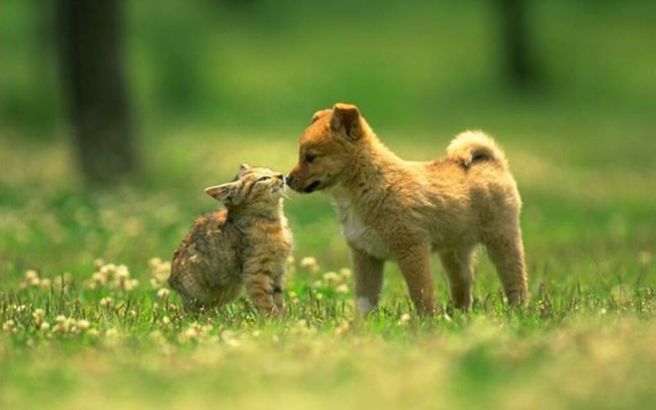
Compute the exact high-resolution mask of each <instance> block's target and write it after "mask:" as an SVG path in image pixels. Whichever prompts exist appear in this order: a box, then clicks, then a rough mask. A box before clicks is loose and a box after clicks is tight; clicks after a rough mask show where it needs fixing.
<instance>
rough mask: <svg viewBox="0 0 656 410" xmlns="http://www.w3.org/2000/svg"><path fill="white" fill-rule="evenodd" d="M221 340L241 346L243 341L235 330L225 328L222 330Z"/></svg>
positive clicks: (229, 344)
mask: <svg viewBox="0 0 656 410" xmlns="http://www.w3.org/2000/svg"><path fill="white" fill-rule="evenodd" d="M221 341H223V343H225V344H226V345H228V346H230V347H239V346H240V345H241V342H240V341H239V339H238V338H237V336H236V335H235V332H233V331H231V330H224V331H223V332H221Z"/></svg>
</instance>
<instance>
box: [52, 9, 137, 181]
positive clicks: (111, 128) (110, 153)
mask: <svg viewBox="0 0 656 410" xmlns="http://www.w3.org/2000/svg"><path fill="white" fill-rule="evenodd" d="M121 23H122V10H121V0H56V27H57V32H58V35H59V57H60V63H61V70H62V74H63V77H64V90H65V93H66V99H67V100H68V106H69V113H70V114H69V115H70V120H71V121H70V122H71V124H72V126H73V129H74V138H75V144H76V148H77V155H78V162H79V164H80V166H81V169H82V172H83V173H84V176H85V178H86V180H87V182H89V183H91V184H95V183H110V182H115V181H117V180H119V179H121V178H122V177H124V176H126V175H127V174H129V173H131V172H132V171H134V170H135V168H136V166H137V155H136V152H135V144H134V135H133V132H132V127H131V119H130V109H129V104H128V96H127V90H126V84H125V79H124V73H123V61H122V50H121V29H122V24H121Z"/></svg>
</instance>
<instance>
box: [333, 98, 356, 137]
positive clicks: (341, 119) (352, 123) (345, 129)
mask: <svg viewBox="0 0 656 410" xmlns="http://www.w3.org/2000/svg"><path fill="white" fill-rule="evenodd" d="M330 128H332V129H333V130H334V131H338V132H340V131H341V132H342V133H343V134H344V136H345V137H346V139H348V140H351V141H355V140H356V139H358V138H359V137H360V135H362V125H361V124H360V110H358V107H356V106H355V105H352V104H342V103H337V104H335V106H333V116H332V117H331V118H330Z"/></svg>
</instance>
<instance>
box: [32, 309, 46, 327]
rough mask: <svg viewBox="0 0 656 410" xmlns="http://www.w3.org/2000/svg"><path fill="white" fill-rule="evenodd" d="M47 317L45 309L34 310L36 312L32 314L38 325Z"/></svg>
mask: <svg viewBox="0 0 656 410" xmlns="http://www.w3.org/2000/svg"><path fill="white" fill-rule="evenodd" d="M45 316H46V311H45V310H43V309H34V312H32V317H33V318H34V321H35V322H36V324H39V323H41V322H43V319H44V318H45Z"/></svg>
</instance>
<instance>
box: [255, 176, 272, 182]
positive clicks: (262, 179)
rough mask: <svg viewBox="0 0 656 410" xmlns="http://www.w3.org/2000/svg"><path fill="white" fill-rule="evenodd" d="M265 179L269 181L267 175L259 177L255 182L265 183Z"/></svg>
mask: <svg viewBox="0 0 656 410" xmlns="http://www.w3.org/2000/svg"><path fill="white" fill-rule="evenodd" d="M267 179H271V177H270V176H267V175H265V176H263V177H259V178H258V179H257V182H260V181H266V180H267Z"/></svg>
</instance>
